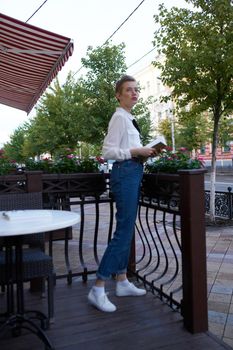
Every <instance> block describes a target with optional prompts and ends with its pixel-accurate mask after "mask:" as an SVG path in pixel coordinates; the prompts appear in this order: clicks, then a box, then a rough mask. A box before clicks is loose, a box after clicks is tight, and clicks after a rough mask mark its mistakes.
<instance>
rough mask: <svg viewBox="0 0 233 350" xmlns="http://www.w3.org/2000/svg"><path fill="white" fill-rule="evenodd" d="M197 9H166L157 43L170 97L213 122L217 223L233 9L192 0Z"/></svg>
mask: <svg viewBox="0 0 233 350" xmlns="http://www.w3.org/2000/svg"><path fill="white" fill-rule="evenodd" d="M187 2H188V3H190V4H192V5H193V6H194V9H196V11H192V10H189V9H178V8H176V7H173V8H171V10H167V9H166V8H165V7H164V5H161V6H160V9H159V15H158V16H155V22H156V24H159V29H158V30H157V31H156V32H155V37H154V45H155V46H156V47H157V49H158V52H159V53H160V54H163V55H165V61H164V63H162V64H161V63H159V62H155V63H154V64H155V65H156V66H158V67H160V68H161V71H162V74H161V77H162V81H163V83H164V84H166V85H168V86H170V87H172V93H171V98H172V99H173V100H174V101H175V103H176V105H177V106H178V107H180V108H183V107H184V106H186V105H188V104H189V105H190V106H192V110H193V112H194V113H195V114H197V113H201V112H204V111H208V112H210V113H211V115H212V118H213V133H212V171H211V201H210V217H211V220H212V221H214V217H215V216H214V212H215V177H216V149H217V144H218V131H219V122H220V119H221V118H222V117H223V116H224V115H227V114H231V113H232V110H233V84H232V76H233V75H232V72H233V45H232V39H233V34H232V33H233V7H232V2H231V1H230V0H212V1H209V0H187Z"/></svg>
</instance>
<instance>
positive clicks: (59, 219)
mask: <svg viewBox="0 0 233 350" xmlns="http://www.w3.org/2000/svg"><path fill="white" fill-rule="evenodd" d="M79 221H80V215H79V214H77V213H74V212H70V211H63V210H43V209H41V210H37V209H30V210H11V211H0V237H2V238H4V242H5V243H4V244H5V247H6V250H5V263H6V270H7V271H8V272H7V276H8V280H7V308H8V309H7V315H8V317H7V319H6V321H5V323H4V324H3V325H2V326H1V327H0V331H1V330H4V328H5V327H6V326H8V325H9V326H10V327H14V325H15V326H16V327H17V328H20V327H23V323H24V322H25V323H28V324H30V326H31V327H32V328H28V327H26V328H27V329H29V330H30V329H31V330H32V332H33V333H35V334H37V335H38V337H39V338H40V339H41V340H42V341H43V342H44V344H45V346H46V349H53V347H52V345H51V343H50V341H49V339H48V337H47V336H46V334H45V333H44V332H43V330H42V329H41V327H39V326H38V325H37V324H35V323H34V322H33V320H31V319H29V318H27V317H26V315H25V310H24V290H23V279H22V278H23V277H22V276H23V261H22V250H23V248H22V245H23V242H24V240H25V238H24V237H25V236H27V235H30V234H35V233H40V232H49V231H53V230H57V229H62V228H67V227H70V226H73V225H74V224H76V223H78V222H79ZM23 238H24V239H23ZM14 250H15V259H16V261H18V262H19V264H18V265H19V267H17V269H16V278H15V279H16V288H17V308H16V312H13V311H12V310H13V308H14V294H13V283H14V282H13V276H11V271H13V268H12V267H13V264H14V261H13V255H14V254H13V252H14ZM33 312H34V313H36V311H35V310H33ZM19 324H20V327H19Z"/></svg>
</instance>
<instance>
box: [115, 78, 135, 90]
mask: <svg viewBox="0 0 233 350" xmlns="http://www.w3.org/2000/svg"><path fill="white" fill-rule="evenodd" d="M127 81H135V82H136V79H135V78H134V77H132V76H131V75H123V76H122V77H121V79H120V80H118V81H117V82H116V88H115V93H116V94H117V93H121V89H122V86H123V84H124V83H125V82H127Z"/></svg>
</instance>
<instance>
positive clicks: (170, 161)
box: [145, 147, 204, 174]
mask: <svg viewBox="0 0 233 350" xmlns="http://www.w3.org/2000/svg"><path fill="white" fill-rule="evenodd" d="M203 166H204V162H203V160H202V159H201V158H197V157H195V158H193V157H191V156H190V152H188V151H187V149H186V148H184V147H182V148H179V150H177V151H175V152H173V151H172V149H171V148H170V147H166V148H165V149H163V150H162V151H161V153H160V154H159V155H158V156H157V157H155V158H154V159H153V160H152V161H151V162H150V163H147V164H146V166H145V172H146V173H172V174H174V173H177V171H178V170H180V169H200V168H203Z"/></svg>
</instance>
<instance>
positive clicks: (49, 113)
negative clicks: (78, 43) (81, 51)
mask: <svg viewBox="0 0 233 350" xmlns="http://www.w3.org/2000/svg"><path fill="white" fill-rule="evenodd" d="M82 102H83V96H82V94H81V93H80V88H79V86H78V85H77V83H75V81H74V79H73V78H72V76H71V73H70V74H69V75H68V77H67V80H66V82H65V84H64V85H63V86H60V84H59V81H58V80H56V81H55V84H54V86H53V87H50V89H49V92H47V93H45V95H44V96H43V97H42V99H41V102H40V104H39V107H38V108H37V114H36V116H35V118H34V119H33V120H32V121H31V126H30V129H29V130H28V135H27V139H26V141H25V145H24V153H25V154H27V155H28V156H33V155H40V154H41V153H45V152H49V153H51V154H54V153H55V152H56V151H59V149H64V148H76V147H77V142H78V141H79V140H80V138H81V137H80V131H81V128H80V127H79V118H78V117H79V115H78V111H79V108H82Z"/></svg>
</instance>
